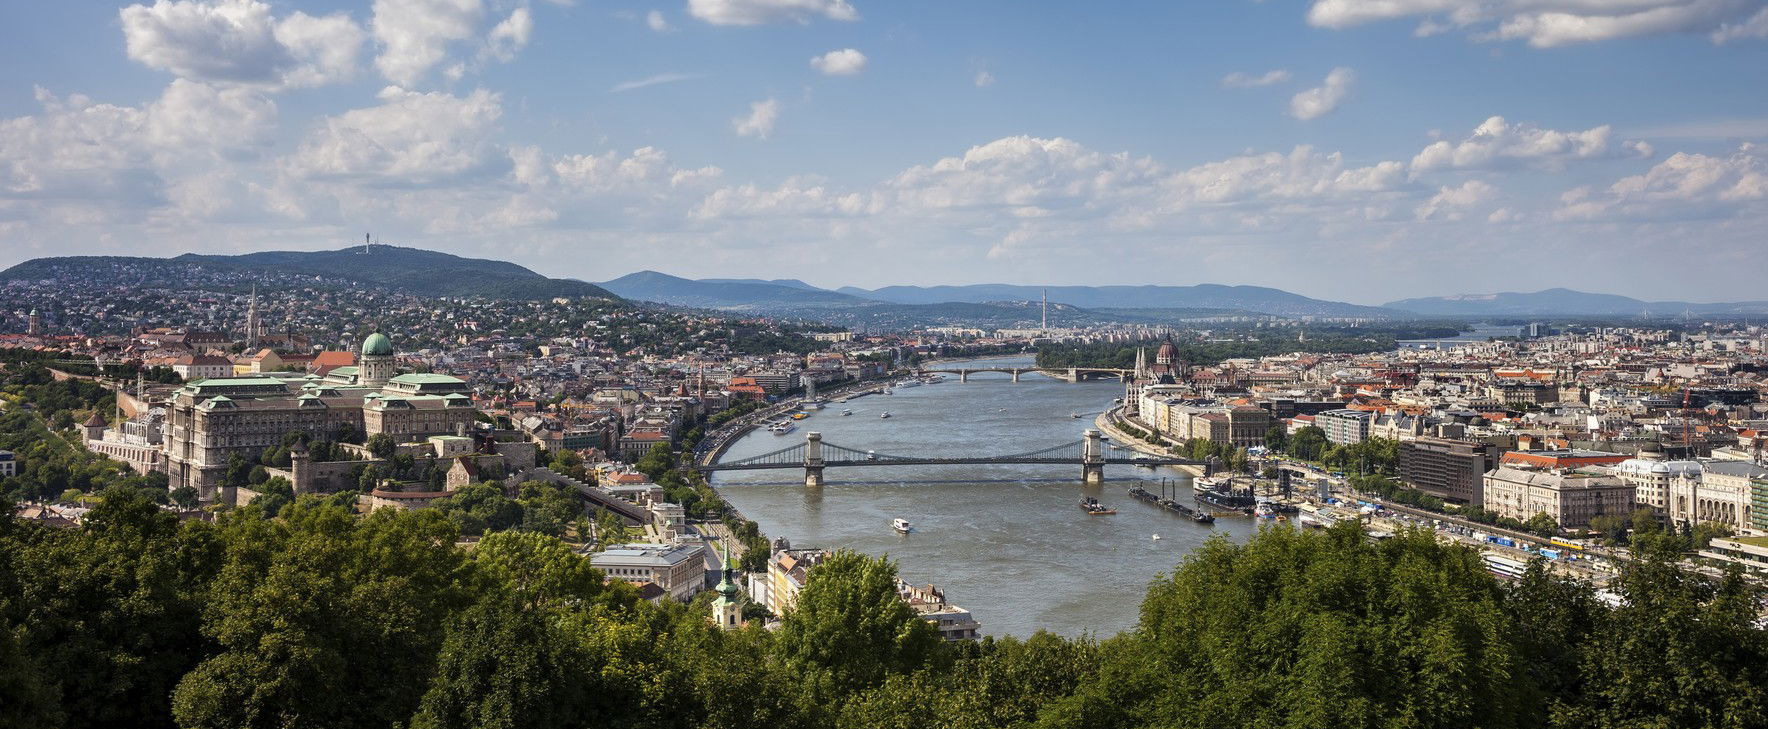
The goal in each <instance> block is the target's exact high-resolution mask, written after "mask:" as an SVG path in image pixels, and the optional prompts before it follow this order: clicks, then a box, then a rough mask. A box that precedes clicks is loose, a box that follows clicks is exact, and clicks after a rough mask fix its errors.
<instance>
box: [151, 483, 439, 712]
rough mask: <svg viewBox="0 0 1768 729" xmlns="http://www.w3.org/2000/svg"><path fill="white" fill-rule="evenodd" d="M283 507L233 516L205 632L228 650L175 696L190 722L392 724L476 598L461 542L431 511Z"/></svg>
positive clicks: (408, 708) (412, 706) (417, 694)
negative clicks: (449, 619) (278, 513)
mask: <svg viewBox="0 0 1768 729" xmlns="http://www.w3.org/2000/svg"><path fill="white" fill-rule="evenodd" d="M286 512H287V513H285V514H284V518H282V519H277V520H273V521H266V520H264V519H263V518H262V517H261V516H259V515H258V514H257V513H256V511H255V510H252V509H246V510H241V511H239V512H237V513H236V514H235V515H233V516H232V517H230V519H229V520H228V522H227V523H226V524H225V525H224V527H223V531H224V534H225V538H226V541H227V542H228V546H227V564H226V566H225V567H224V568H223V569H222V571H221V574H220V576H219V577H218V578H217V580H216V582H215V590H214V592H213V596H212V598H211V599H210V601H209V611H210V618H209V619H208V620H207V621H205V624H204V634H205V635H207V636H209V637H211V638H212V639H214V640H215V641H216V642H217V643H218V644H219V645H220V648H221V651H220V652H219V653H217V654H216V655H214V656H212V657H210V658H208V659H207V660H205V661H203V662H202V663H201V664H200V665H198V666H197V667H196V668H195V670H192V671H191V672H190V673H188V674H186V675H185V676H184V678H183V680H181V681H180V682H179V683H178V688H177V690H176V691H175V692H174V693H173V706H172V708H173V714H174V716H175V717H176V719H177V721H178V723H179V725H181V726H184V727H193V728H195V727H216V728H220V727H228V728H230V729H237V728H240V727H387V726H396V725H399V724H402V723H404V722H405V721H406V720H407V719H409V718H410V717H411V716H412V714H413V713H414V712H415V710H416V709H417V704H418V701H419V699H420V698H421V696H422V694H423V692H424V690H425V686H426V684H427V681H428V678H429V676H430V675H431V674H432V672H433V670H434V666H435V659H436V655H437V653H438V651H439V649H440V647H441V642H442V632H443V631H442V627H441V626H442V622H441V620H440V619H439V618H440V617H441V616H446V615H450V614H453V613H454V612H456V611H458V610H460V609H462V608H464V607H465V606H466V604H467V601H466V599H465V598H466V595H467V593H466V592H465V591H464V590H463V589H462V587H461V586H460V585H459V584H458V583H457V581H456V578H457V575H458V574H459V572H460V570H461V568H462V563H463V561H462V552H461V551H460V550H458V549H455V547H454V538H455V531H454V527H453V525H451V524H450V523H449V522H448V520H447V519H445V518H443V517H442V515H440V514H438V513H436V512H434V511H428V510H426V511H418V512H402V511H399V510H394V509H382V510H379V511H376V512H374V513H373V514H370V515H369V516H366V517H362V518H357V517H354V516H352V515H351V514H350V513H349V512H347V511H345V510H344V509H341V508H338V507H335V506H331V505H328V504H325V503H323V502H322V501H320V500H319V499H316V498H314V497H304V498H302V499H301V500H300V501H297V502H296V503H295V504H294V505H293V506H292V507H291V508H289V509H287V510H286Z"/></svg>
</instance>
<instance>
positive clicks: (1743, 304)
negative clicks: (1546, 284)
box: [1385, 288, 1768, 317]
mask: <svg viewBox="0 0 1768 729" xmlns="http://www.w3.org/2000/svg"><path fill="white" fill-rule="evenodd" d="M1385 306H1386V307H1387V308H1390V309H1398V310H1401V311H1406V312H1410V313H1413V314H1418V315H1422V316H1453V317H1483V316H1614V317H1631V316H1640V315H1646V316H1654V317H1658V316H1671V317H1673V316H1681V315H1683V314H1694V315H1697V316H1712V315H1732V316H1736V315H1765V314H1768V301H1738V302H1726V303H1716V304H1696V303H1690V302H1687V301H1642V300H1640V299H1635V298H1632V297H1630V296H1621V295H1618V294H1593V293H1588V292H1584V291H1574V290H1572V289H1567V288H1552V289H1545V290H1542V291H1535V292H1514V291H1505V292H1501V293H1496V294H1459V295H1455V296H1428V297H1422V298H1415V299H1401V300H1399V301H1392V302H1389V303H1387V304H1385Z"/></svg>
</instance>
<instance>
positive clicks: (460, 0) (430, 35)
mask: <svg viewBox="0 0 1768 729" xmlns="http://www.w3.org/2000/svg"><path fill="white" fill-rule="evenodd" d="M484 16H485V7H484V5H483V3H481V2H480V0H375V2H374V20H373V23H372V26H373V29H374V37H375V40H376V41H378V42H379V43H380V46H381V52H380V55H378V56H376V57H375V59H374V63H375V68H377V69H379V70H380V72H381V75H382V76H385V77H387V79H388V80H391V81H393V82H394V83H397V84H400V85H402V86H412V85H415V84H416V83H418V82H419V81H421V80H422V79H423V77H424V76H425V75H426V74H428V73H429V72H430V69H432V68H435V67H436V66H437V65H439V64H441V63H442V61H443V60H445V59H446V58H447V57H448V48H449V46H450V45H453V44H456V43H459V42H461V41H465V40H467V39H469V38H472V37H474V36H475V35H476V34H477V33H478V28H479V24H480V22H481V21H482V20H483V19H484Z"/></svg>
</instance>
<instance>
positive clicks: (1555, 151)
mask: <svg viewBox="0 0 1768 729" xmlns="http://www.w3.org/2000/svg"><path fill="white" fill-rule="evenodd" d="M1613 136H1614V135H1613V130H1611V129H1610V128H1609V127H1608V125H1606V124H1605V125H1603V126H1599V127H1593V128H1590V129H1586V130H1583V131H1579V132H1562V131H1557V130H1553V129H1542V128H1540V127H1537V126H1534V125H1532V124H1511V123H1510V122H1508V121H1505V120H1504V117H1501V116H1494V117H1491V118H1489V119H1487V120H1485V122H1484V123H1481V124H1480V125H1479V126H1478V127H1477V128H1475V129H1474V130H1473V133H1472V134H1471V135H1469V136H1468V137H1467V138H1466V139H1463V140H1461V141H1460V142H1449V141H1447V140H1438V141H1436V142H1432V143H1431V144H1430V146H1427V147H1425V148H1424V149H1423V150H1422V151H1420V152H1419V153H1418V154H1417V156H1415V157H1413V158H1412V171H1413V173H1414V174H1417V173H1419V172H1425V171H1430V170H1444V169H1491V168H1497V167H1503V166H1506V165H1530V166H1535V167H1540V168H1544V169H1552V170H1557V169H1562V168H1564V167H1565V164H1566V163H1567V162H1570V161H1573V160H1582V159H1595V158H1603V157H1617V156H1629V157H1650V156H1651V155H1652V148H1651V145H1649V144H1646V143H1644V142H1638V141H1623V142H1620V143H1619V144H1615V143H1613V142H1612V141H1611V140H1612V138H1613Z"/></svg>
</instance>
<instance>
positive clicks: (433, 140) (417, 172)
mask: <svg viewBox="0 0 1768 729" xmlns="http://www.w3.org/2000/svg"><path fill="white" fill-rule="evenodd" d="M380 99H381V104H380V105H379V106H373V107H369V108H366V109H352V110H350V111H347V112H344V113H343V114H339V115H337V116H334V117H328V118H327V119H325V120H324V121H323V122H321V123H320V125H319V126H318V127H317V128H315V129H314V130H313V131H312V132H311V133H309V134H308V135H307V137H306V138H305V139H304V140H302V141H301V144H300V146H299V148H298V149H297V150H296V152H295V154H294V155H292V156H290V157H289V158H287V159H286V160H284V164H285V168H286V169H287V170H288V171H289V172H290V173H291V174H294V175H296V176H298V177H313V178H334V179H351V180H359V181H369V182H376V183H384V184H389V185H395V186H409V185H419V186H421V185H434V184H438V183H442V182H448V181H452V180H456V179H459V178H463V177H473V176H485V175H490V174H495V173H498V172H501V171H502V170H503V169H504V168H505V167H507V166H508V159H507V156H506V155H504V154H502V152H501V151H500V149H499V148H498V147H497V145H496V144H494V143H493V141H492V135H493V134H494V133H495V132H496V131H497V119H498V117H500V116H502V114H503V108H502V106H501V103H500V100H499V98H498V96H497V95H496V94H493V93H491V92H489V91H486V90H484V89H479V90H476V91H474V92H472V93H471V94H468V95H467V96H464V97H462V96H454V95H452V94H446V93H440V92H435V93H420V92H416V91H407V90H405V89H401V88H399V87H396V86H389V87H387V88H386V89H384V90H382V91H381V93H380Z"/></svg>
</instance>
